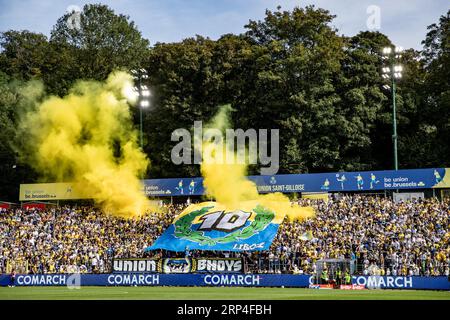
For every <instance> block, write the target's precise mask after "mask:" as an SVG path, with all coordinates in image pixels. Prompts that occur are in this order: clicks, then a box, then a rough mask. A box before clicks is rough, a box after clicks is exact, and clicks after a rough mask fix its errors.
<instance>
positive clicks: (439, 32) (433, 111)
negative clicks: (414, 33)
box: [422, 10, 450, 166]
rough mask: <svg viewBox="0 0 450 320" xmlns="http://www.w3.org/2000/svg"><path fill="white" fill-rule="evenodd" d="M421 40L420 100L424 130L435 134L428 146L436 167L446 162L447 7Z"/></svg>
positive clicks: (449, 122)
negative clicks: (423, 70)
mask: <svg viewBox="0 0 450 320" xmlns="http://www.w3.org/2000/svg"><path fill="white" fill-rule="evenodd" d="M428 30H429V31H428V33H427V35H426V38H425V40H424V41H423V42H422V44H423V45H424V50H423V52H422V54H423V57H424V63H425V70H426V75H425V81H424V88H425V91H424V99H425V101H426V105H425V108H424V110H423V111H422V112H424V114H426V115H427V118H426V120H425V119H424V120H425V121H424V124H423V125H424V126H425V128H426V129H428V130H430V131H432V132H433V134H434V135H435V137H436V140H435V141H434V143H433V145H432V146H430V148H431V149H432V150H433V153H432V154H433V155H434V159H433V160H432V161H431V163H433V164H435V165H439V166H449V165H450V161H449V159H450V146H449V143H448V139H449V137H450V10H449V11H447V13H446V14H444V15H442V16H441V17H440V19H439V23H437V24H432V25H430V26H429V27H428Z"/></svg>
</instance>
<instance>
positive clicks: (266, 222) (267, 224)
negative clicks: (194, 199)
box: [146, 201, 284, 251]
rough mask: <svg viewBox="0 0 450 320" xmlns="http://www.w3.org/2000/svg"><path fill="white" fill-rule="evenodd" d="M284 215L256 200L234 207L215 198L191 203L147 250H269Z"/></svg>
mask: <svg viewBox="0 0 450 320" xmlns="http://www.w3.org/2000/svg"><path fill="white" fill-rule="evenodd" d="M283 218H284V214H283V213H276V212H273V211H270V210H268V209H266V208H264V207H262V206H260V205H259V204H258V202H256V201H246V202H244V203H242V204H241V206H240V208H239V209H237V210H234V211H228V210H227V209H226V208H225V207H223V206H222V205H221V204H219V203H217V202H202V203H198V204H192V205H190V206H189V207H187V208H186V209H185V210H184V211H183V212H181V214H180V215H179V216H177V217H176V218H175V219H174V221H173V223H172V225H170V226H169V228H167V229H166V231H165V232H164V233H163V234H162V235H161V236H160V237H159V238H158V239H157V240H156V241H155V243H154V244H153V245H152V246H150V247H148V248H147V249H146V250H155V249H165V250H170V251H185V250H191V249H199V250H220V251H256V250H268V249H269V247H270V244H271V243H272V241H273V238H274V237H275V235H276V233H277V231H278V226H279V224H280V223H281V222H282V221H283Z"/></svg>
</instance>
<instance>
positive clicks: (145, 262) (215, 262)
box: [112, 258, 244, 273]
mask: <svg viewBox="0 0 450 320" xmlns="http://www.w3.org/2000/svg"><path fill="white" fill-rule="evenodd" d="M112 265H113V272H114V273H157V272H158V273H161V272H163V273H194V272H199V273H202V272H209V273H214V272H215V273H242V272H244V266H243V263H242V260H241V259H239V258H165V259H151V258H146V259H144V258H142V259H113V263H112Z"/></svg>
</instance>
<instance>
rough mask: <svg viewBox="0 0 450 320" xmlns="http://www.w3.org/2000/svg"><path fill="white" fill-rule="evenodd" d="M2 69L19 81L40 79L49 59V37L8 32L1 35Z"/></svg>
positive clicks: (27, 32)
mask: <svg viewBox="0 0 450 320" xmlns="http://www.w3.org/2000/svg"><path fill="white" fill-rule="evenodd" d="M0 47H1V49H2V50H1V51H2V53H1V58H0V66H1V69H2V70H3V71H4V72H5V73H7V74H8V75H11V76H14V77H16V78H18V79H23V80H30V79H32V78H34V77H40V76H42V74H43V68H44V65H45V61H46V58H47V52H48V42H47V37H46V36H44V35H43V34H40V33H33V32H29V31H14V30H10V31H6V32H3V33H1V34H0Z"/></svg>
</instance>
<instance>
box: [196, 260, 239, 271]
mask: <svg viewBox="0 0 450 320" xmlns="http://www.w3.org/2000/svg"><path fill="white" fill-rule="evenodd" d="M195 262H196V268H195V271H196V272H209V273H213V272H215V273H242V272H244V266H243V264H242V260H241V259H239V258H221V259H219V258H217V259H213V258H197V259H195Z"/></svg>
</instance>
